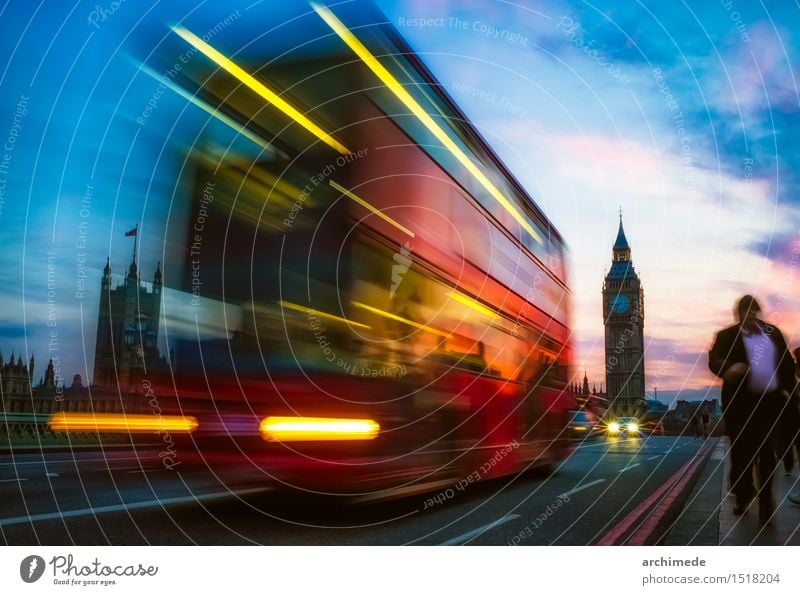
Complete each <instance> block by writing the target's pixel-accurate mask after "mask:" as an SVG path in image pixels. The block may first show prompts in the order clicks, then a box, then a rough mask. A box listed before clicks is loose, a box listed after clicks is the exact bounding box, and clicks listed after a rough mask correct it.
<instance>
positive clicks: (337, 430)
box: [258, 416, 381, 442]
mask: <svg viewBox="0 0 800 595" xmlns="http://www.w3.org/2000/svg"><path fill="white" fill-rule="evenodd" d="M258 429H259V431H260V432H261V436H262V438H264V440H267V441H268V442H297V441H303V440H306V441H308V440H372V439H374V438H375V437H376V436H377V435H378V432H379V431H380V429H381V427H380V426H379V425H378V424H377V423H376V422H374V421H373V420H371V419H344V418H336V417H281V416H270V417H266V418H264V419H263V420H261V424H259V428H258Z"/></svg>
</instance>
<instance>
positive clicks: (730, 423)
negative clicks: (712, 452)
mask: <svg viewBox="0 0 800 595" xmlns="http://www.w3.org/2000/svg"><path fill="white" fill-rule="evenodd" d="M760 314H761V307H760V306H759V305H758V302H757V301H756V300H755V298H753V297H752V296H750V295H745V296H744V297H742V298H741V299H740V300H739V302H738V304H737V305H736V310H735V315H736V319H737V324H735V325H733V326H731V327H728V328H726V329H724V330H721V331H720V332H719V333H718V334H717V337H716V340H715V341H714V346H713V347H712V348H711V351H710V352H709V354H708V367H709V369H710V370H711V371H712V372H713V373H714V374H716V375H717V376H719V377H720V378H722V411H723V419H724V421H725V431H726V433H727V434H728V436H729V437H730V441H731V476H730V483H731V488H732V491H733V493H734V495H735V496H736V506H735V507H734V509H733V511H734V513H735V514H744V513H745V512H746V511H747V507H748V505H749V503H750V500H751V499H752V498H753V497H754V496H756V490H755V487H754V485H753V465H755V467H756V475H757V478H758V496H759V503H758V504H759V506H758V516H759V520H760V521H761V522H762V523H769V522H770V520H771V518H772V515H773V513H774V512H775V500H774V496H773V494H772V477H773V474H774V472H775V467H776V464H777V461H776V459H775V435H776V427H777V425H778V420H779V418H780V417H781V415H782V412H783V410H784V407H785V405H786V402H787V400H788V397H789V393H790V392H791V391H792V390H793V389H794V385H795V376H794V365H793V360H792V356H791V355H790V354H789V350H788V349H787V347H786V341H785V340H784V338H783V335H782V334H781V332H780V331H779V330H778V329H777V328H776V327H774V326H772V325H770V324H767V323H765V322H763V321H762V320H760V319H759V315H760Z"/></svg>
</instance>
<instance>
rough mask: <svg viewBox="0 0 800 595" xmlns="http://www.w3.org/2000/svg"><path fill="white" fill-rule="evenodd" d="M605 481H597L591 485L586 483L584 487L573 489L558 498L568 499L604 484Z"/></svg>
mask: <svg viewBox="0 0 800 595" xmlns="http://www.w3.org/2000/svg"><path fill="white" fill-rule="evenodd" d="M604 481H605V479H595V480H594V481H590V482H589V483H585V484H583V485H582V486H578V487H576V488H572V489H571V490H570V491H569V492H564V493H563V494H559V495H558V496H556V498H568V497H569V496H572V495H573V494H577V493H578V492H582V491H583V490H588V489H589V488H590V487H592V486H596V485H597V484H598V483H603V482H604Z"/></svg>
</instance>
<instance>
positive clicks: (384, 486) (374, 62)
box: [154, 5, 575, 497]
mask: <svg viewBox="0 0 800 595" xmlns="http://www.w3.org/2000/svg"><path fill="white" fill-rule="evenodd" d="M362 6H363V5H362ZM382 20H383V19H379V18H371V16H370V15H369V14H367V15H365V14H358V13H356V12H355V11H354V10H353V11H352V12H350V13H348V12H347V11H345V10H344V9H343V10H341V11H340V10H338V9H337V10H336V12H333V11H332V10H330V9H328V8H326V7H320V6H314V9H313V11H312V12H310V13H309V14H308V15H306V16H304V17H303V19H300V20H299V21H298V22H297V23H294V24H293V25H292V26H293V27H295V30H296V31H295V32H296V33H297V35H304V36H305V37H303V39H307V40H308V41H307V42H305V43H302V44H300V43H298V45H297V47H301V48H302V50H300V49H297V50H296V51H295V50H285V49H277V48H271V47H270V46H269V45H268V44H269V39H268V38H265V40H264V42H263V43H262V44H261V46H259V45H258V44H256V45H255V46H253V47H251V48H250V49H249V51H248V52H239V53H237V54H236V55H229V54H228V53H227V52H226V48H224V47H221V46H220V45H219V44H215V43H214V42H213V40H212V41H210V42H209V41H206V40H204V39H203V38H202V37H199V36H197V35H195V33H193V32H192V31H190V30H188V29H184V28H180V27H178V28H175V30H174V32H175V34H176V35H175V39H174V41H175V43H176V44H181V45H182V46H183V47H185V48H189V49H191V50H192V52H193V57H192V61H191V64H190V65H189V66H188V67H185V68H183V69H182V70H181V71H180V72H179V73H173V74H172V75H170V76H171V79H170V81H169V82H170V83H171V84H173V85H176V86H179V87H180V88H181V89H182V90H183V92H184V93H186V94H187V95H190V96H191V97H193V98H194V99H195V100H196V101H197V102H199V103H200V104H201V105H202V106H205V107H204V109H206V111H209V112H210V113H213V114H214V116H215V117H217V118H218V119H220V120H222V121H223V122H224V123H226V124H227V125H229V126H231V127H233V128H235V129H237V130H238V131H239V132H240V134H241V135H242V136H243V137H244V138H245V140H248V141H250V144H251V145H252V151H248V150H241V149H240V148H236V149H234V148H232V147H231V146H229V145H226V144H224V143H221V142H220V141H218V140H217V139H216V138H215V136H214V135H213V134H211V133H205V134H204V135H203V136H202V137H200V138H198V142H197V143H196V145H195V146H194V147H193V148H192V149H191V150H189V151H187V152H186V155H185V157H186V159H185V162H184V167H183V170H182V171H183V173H182V177H181V183H180V185H179V187H178V190H177V191H176V198H175V201H174V208H173V209H171V212H170V218H169V221H168V222H167V235H166V238H167V240H166V248H165V252H164V259H165V263H164V284H165V287H166V288H168V289H171V290H172V291H170V292H169V293H170V295H171V297H165V303H164V307H163V316H164V324H163V328H164V330H165V335H166V336H165V340H166V341H167V342H168V343H169V346H170V357H169V364H170V372H169V374H166V375H164V376H163V377H161V378H159V379H158V380H157V381H154V382H155V384H156V385H157V386H158V393H159V395H160V396H161V399H162V402H163V403H167V402H169V400H168V396H169V395H171V396H172V397H173V398H174V400H173V401H172V403H173V404H174V405H173V406H172V407H171V409H172V411H171V412H172V413H174V414H176V415H182V416H187V417H191V418H193V419H194V420H196V425H195V424H194V423H193V424H192V430H193V431H192V432H191V433H190V434H188V435H187V437H186V438H187V440H188V442H187V444H188V445H190V446H187V445H183V447H184V448H186V447H190V448H192V449H195V450H196V451H197V452H198V453H199V454H200V455H201V456H202V459H203V461H204V462H205V463H206V464H210V465H225V464H226V463H227V462H230V461H231V460H235V459H236V460H244V461H247V463H248V464H249V465H253V466H254V467H257V468H258V469H259V470H261V471H262V472H263V473H264V474H265V476H268V477H270V478H272V480H274V481H276V482H278V484H280V485H285V486H292V487H299V488H302V489H308V490H315V491H322V492H325V493H335V494H361V495H365V496H367V497H372V496H375V497H389V496H393V495H402V494H408V493H413V492H416V491H424V490H431V489H434V488H436V487H438V486H443V485H446V484H452V483H455V482H458V481H463V480H465V479H466V480H468V481H473V480H477V479H487V478H490V477H496V476H500V475H506V474H512V473H517V472H520V471H523V470H525V469H528V468H530V467H532V466H537V465H550V464H553V463H555V462H557V461H559V460H561V459H562V458H563V457H564V456H565V455H566V454H567V453H568V449H569V442H568V438H569V437H568V435H567V432H566V431H565V427H566V425H567V422H568V420H569V412H570V411H571V410H573V409H574V408H575V404H574V398H573V395H572V394H571V393H570V391H569V388H568V379H569V377H570V367H571V361H570V357H571V356H570V345H569V337H570V327H569V289H568V287H567V279H566V271H565V248H564V243H563V241H562V239H561V237H560V236H559V234H558V232H557V231H556V230H555V229H554V228H553V226H552V224H551V223H550V222H549V221H548V219H547V218H546V217H545V215H544V214H543V213H542V211H541V210H540V209H539V208H538V207H537V206H536V204H535V203H534V201H533V200H532V199H531V197H530V196H529V195H528V194H527V193H526V192H525V190H524V189H523V188H522V186H521V185H520V184H519V183H518V182H517V181H516V179H515V178H514V177H513V176H512V175H511V173H510V172H509V171H508V170H507V169H506V167H505V166H504V165H503V164H502V163H501V162H500V160H499V159H498V158H497V156H496V155H495V153H494V152H493V151H492V150H491V149H490V147H489V145H488V144H487V142H486V141H485V140H484V138H483V136H482V135H481V134H480V133H479V132H478V131H477V130H476V128H475V127H474V126H473V125H472V124H471V123H470V122H469V120H468V119H467V118H466V117H465V115H464V114H463V113H462V112H461V111H460V110H459V108H458V107H457V106H456V104H455V103H454V101H453V100H452V99H451V98H450V97H449V96H448V94H447V93H446V92H445V91H444V90H443V88H442V86H441V85H440V84H439V83H438V82H437V81H436V80H435V79H434V77H433V76H432V75H431V73H430V72H429V71H428V70H427V69H426V67H425V66H424V65H423V64H422V62H421V61H420V59H419V58H418V57H417V56H416V55H415V54H414V53H413V52H412V51H411V50H410V48H409V47H408V46H407V45H406V44H405V43H404V42H403V41H402V40H401V39H400V38H399V36H398V35H397V34H396V32H395V31H394V30H393V29H391V28H390V27H388V26H387V25H385V24H383V25H370V26H360V24H361V23H363V22H369V23H376V22H381V21H382ZM284 34H287V33H286V32H284ZM267 37H268V36H267ZM262 46H263V47H262ZM259 52H261V55H263V56H264V57H263V58H259ZM240 140H241V139H240ZM165 407H166V406H165Z"/></svg>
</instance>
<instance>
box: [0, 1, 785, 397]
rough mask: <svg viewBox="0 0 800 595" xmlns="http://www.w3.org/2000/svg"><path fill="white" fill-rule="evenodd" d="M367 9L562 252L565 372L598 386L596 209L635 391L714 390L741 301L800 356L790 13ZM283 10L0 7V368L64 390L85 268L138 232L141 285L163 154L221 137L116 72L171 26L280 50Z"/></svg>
mask: <svg viewBox="0 0 800 595" xmlns="http://www.w3.org/2000/svg"><path fill="white" fill-rule="evenodd" d="M378 4H379V5H380V7H381V9H382V10H383V11H384V13H385V14H386V18H387V20H388V21H389V22H391V23H392V24H393V25H394V26H395V27H396V28H397V30H398V32H399V33H400V34H401V35H402V36H403V37H404V38H405V39H406V40H407V41H408V42H409V44H410V45H411V46H412V48H414V50H415V51H416V52H418V53H419V55H420V56H421V57H422V59H423V61H424V62H425V63H426V64H427V65H428V67H429V68H430V69H431V70H432V72H433V73H434V75H435V76H436V77H437V78H438V79H439V81H440V82H441V84H442V85H443V86H444V88H445V89H446V90H447V91H448V92H449V93H450V95H451V96H452V97H453V98H454V99H455V101H456V102H457V103H458V104H459V105H460V106H461V108H462V109H463V110H464V111H465V112H466V114H467V115H468V116H469V118H470V119H471V120H472V121H473V123H474V124H475V125H476V126H477V127H478V129H479V130H480V131H481V133H482V134H483V136H484V137H485V138H486V139H487V141H488V142H489V143H490V145H491V146H492V147H493V148H494V150H495V151H496V152H497V153H498V154H499V155H500V157H501V158H502V159H503V160H504V161H505V162H506V164H507V165H508V166H509V167H510V169H511V170H512V171H513V172H514V174H515V176H516V177H517V178H518V179H519V180H520V181H521V182H522V184H523V185H524V186H525V188H526V189H527V190H528V191H529V193H530V194H531V195H532V196H533V197H534V199H535V200H536V202H537V203H538V204H539V206H540V207H541V208H542V209H543V210H544V212H545V213H546V214H547V215H548V217H550V219H551V220H552V221H553V222H554V224H555V225H556V227H557V228H558V229H559V231H560V232H561V234H562V236H564V238H565V240H566V242H567V244H568V246H569V258H570V270H571V278H570V285H571V288H572V291H573V329H574V345H575V347H576V362H575V363H576V368H577V369H579V370H584V369H585V370H586V372H587V374H588V377H589V379H590V383H595V382H596V383H597V384H598V385H599V384H600V383H601V382H603V368H604V359H603V358H604V342H603V326H602V303H601V289H602V282H603V276H604V274H605V271H606V269H607V268H608V267H609V266H610V262H611V245H612V244H613V241H614V238H615V236H616V232H617V226H618V223H619V215H618V213H619V209H620V208H622V212H623V217H624V225H625V230H626V233H627V237H628V240H629V242H630V244H631V248H632V255H633V261H634V265H635V267H636V270H637V271H638V272H639V274H640V276H641V278H642V282H643V285H644V291H645V341H646V344H647V350H646V378H647V380H646V384H647V389H648V391H652V390H653V389H654V388H655V387H656V386H657V387H658V389H659V395H661V396H662V398H666V399H668V400H669V399H673V398H675V395H677V394H679V393H680V394H681V395H683V396H684V397H687V396H689V397H694V396H695V395H702V394H704V393H705V391H706V390H707V388H708V387H709V386H711V385H713V384H714V378H713V376H712V375H711V374H710V372H708V370H707V367H706V362H707V356H706V353H707V350H708V348H709V346H710V342H711V340H712V339H713V336H714V333H715V332H716V331H717V330H719V329H720V328H723V327H725V326H728V325H730V324H731V323H732V322H733V316H732V308H733V304H734V302H735V300H736V298H737V297H738V296H739V295H741V294H743V293H753V294H754V295H756V296H757V297H758V298H760V300H761V301H762V305H763V307H764V309H765V313H766V317H767V318H768V319H770V320H771V321H773V322H775V323H777V324H778V326H779V327H780V328H781V329H782V330H783V332H784V334H785V335H786V336H787V339H788V340H789V343H790V345H791V346H800V329H798V321H800V292H798V288H800V283H799V282H798V276H797V268H798V261H799V260H800V231H799V230H800V193H799V192H798V190H799V189H800V150H798V144H800V140H798V137H797V135H796V133H795V131H796V130H798V129H800V91H798V84H797V82H798V81H797V79H798V76H800V73H798V71H797V65H798V64H800V62H799V61H798V58H799V57H798V52H800V47H799V46H800V40H799V39H798V35H800V34H799V33H798V31H800V9H798V7H797V6H794V7H792V6H791V3H785V2H764V3H760V4H758V5H756V4H753V3H744V2H734V1H733V0H722V1H720V2H714V1H711V2H705V1H700V0H697V1H694V2H688V3H680V4H676V3H664V2H631V3H619V2H591V3H588V2H578V1H574V2H562V1H547V2H508V1H500V0H485V1H481V2H465V1H463V0H462V1H455V0H453V1H449V0H407V1H397V2H395V1H389V0H381V1H380V2H379V3H378ZM114 6H116V8H115V7H114ZM306 6H307V5H306V4H304V3H301V2H299V0H291V1H287V2H281V3H275V2H255V3H253V2H246V3H242V4H238V3H237V2H225V3H222V2H209V3H203V4H200V5H198V4H197V3H194V2H188V1H187V2H183V1H179V2H169V3H166V2H162V3H154V4H152V5H150V6H148V7H147V8H145V7H143V6H140V5H138V4H137V3H133V2H120V3H118V4H116V5H112V3H110V2H109V3H103V2H102V1H100V2H98V1H97V0H93V1H91V2H80V3H77V4H74V5H69V4H68V3H62V2H56V1H51V2H42V3H39V4H37V3H21V2H20V3H7V4H6V5H5V6H4V8H3V9H2V13H0V23H2V26H3V30H4V31H6V32H7V34H6V35H4V36H2V38H0V49H1V50H2V55H3V56H4V57H5V60H4V61H3V65H2V66H3V67H2V70H0V115H1V116H2V118H1V119H0V140H2V141H3V144H4V145H7V147H11V149H8V148H6V150H5V151H0V157H2V159H0V186H2V194H1V195H0V234H1V235H0V242H1V244H0V245H1V246H2V250H0V349H1V350H2V352H3V354H4V355H5V356H6V358H7V357H8V355H9V354H10V352H11V350H12V349H14V350H16V352H20V351H22V352H23V353H24V354H25V356H26V358H27V357H29V356H30V354H31V353H35V354H36V357H37V360H38V364H37V365H38V366H39V368H38V369H39V370H40V371H41V370H42V369H43V364H44V362H46V359H47V357H48V355H53V354H54V355H56V356H58V357H59V358H60V361H61V364H62V369H63V373H64V375H65V376H66V377H68V378H69V377H71V375H72V373H73V372H78V373H80V374H81V375H82V376H84V378H85V377H88V376H90V372H91V360H92V354H93V351H94V332H95V330H94V320H95V319H96V313H97V303H98V301H97V300H98V292H99V280H100V275H101V269H102V267H103V266H104V265H105V259H106V256H107V255H109V254H110V256H111V261H112V266H113V268H114V270H115V272H116V273H122V272H123V270H124V268H125V267H126V266H127V264H128V263H129V259H130V254H131V250H132V248H133V246H132V243H131V241H130V239H129V238H125V237H124V232H125V231H127V230H128V229H130V228H131V227H133V225H134V224H135V223H137V222H140V223H141V228H140V231H141V242H142V248H141V249H142V253H141V256H140V266H141V270H142V273H143V276H144V278H145V279H149V278H150V276H151V275H152V271H153V270H154V268H155V263H156V261H157V260H159V259H160V257H159V250H163V249H164V247H163V244H162V243H161V242H160V241H159V237H160V236H159V234H160V232H161V227H160V223H161V222H163V221H164V219H165V218H166V216H167V215H168V212H169V205H170V200H171V198H172V196H173V194H174V192H175V190H176V188H175V185H176V171H178V170H179V168H180V162H181V157H180V150H181V148H183V147H186V146H188V145H189V144H191V142H193V139H195V138H196V137H197V135H198V134H199V133H200V132H202V131H208V132H210V133H213V134H215V135H217V136H218V137H220V138H223V139H226V142H232V143H238V142H242V141H241V139H238V138H236V136H235V134H233V133H232V132H231V131H230V130H229V129H227V128H226V127H225V126H223V125H221V124H219V123H217V122H215V121H209V118H208V117H207V115H206V114H204V113H202V112H200V110H198V109H197V108H195V107H194V106H191V105H188V104H187V102H186V101H185V100H184V99H182V98H181V97H179V96H177V95H175V94H172V93H165V94H163V95H162V96H159V97H158V98H157V100H156V101H155V102H154V107H153V108H152V109H150V110H149V111H147V106H148V102H149V101H150V100H151V98H153V94H154V92H155V90H156V87H157V83H156V82H155V81H154V80H153V79H151V78H149V77H148V76H147V75H146V74H144V73H143V72H142V71H140V70H138V63H139V61H141V62H145V63H150V62H151V60H152V58H153V56H157V55H158V53H159V52H162V53H163V52H164V51H165V48H167V49H169V48H172V47H174V46H171V45H170V44H171V43H173V42H174V40H173V39H171V38H170V36H171V33H170V32H169V26H170V25H171V24H175V23H178V22H181V23H183V24H185V25H186V26H187V27H188V28H190V29H191V30H195V31H208V30H210V29H212V28H214V27H216V26H217V25H218V24H219V23H221V22H223V21H225V20H226V19H227V21H228V22H227V24H225V25H224V26H222V27H219V28H218V33H217V34H216V35H215V40H216V43H218V44H219V47H222V48H225V49H226V50H228V51H229V52H231V53H232V52H234V51H236V50H237V49H238V48H239V47H240V46H241V45H242V44H243V40H249V39H252V38H253V37H256V36H267V38H268V39H271V40H274V42H275V43H279V44H289V43H291V40H287V39H284V38H281V37H280V32H279V31H277V32H275V33H270V30H269V29H267V33H265V28H266V25H265V23H279V22H280V21H281V19H283V18H292V16H293V15H295V14H297V12H298V11H301V12H302V11H304V10H305V7H306ZM335 8H336V7H335V6H334V10H335ZM142 118H143V120H142ZM137 119H139V120H138V121H137ZM142 121H144V122H145V123H144V124H142V123H141V122H142ZM84 267H85V268H84ZM83 275H85V277H83ZM81 280H84V281H85V283H86V290H85V291H84V292H83V293H82V295H81V294H80V291H78V289H79V284H80V282H81ZM48 283H49V284H50V287H48ZM53 332H55V333H56V336H55V337H53V336H52V334H51V333H53ZM54 339H55V343H54V342H53V340H54ZM37 376H38V373H37Z"/></svg>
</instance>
